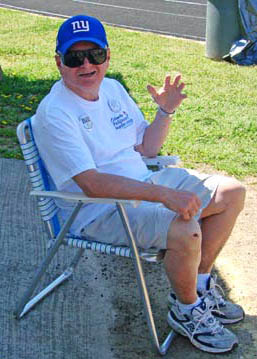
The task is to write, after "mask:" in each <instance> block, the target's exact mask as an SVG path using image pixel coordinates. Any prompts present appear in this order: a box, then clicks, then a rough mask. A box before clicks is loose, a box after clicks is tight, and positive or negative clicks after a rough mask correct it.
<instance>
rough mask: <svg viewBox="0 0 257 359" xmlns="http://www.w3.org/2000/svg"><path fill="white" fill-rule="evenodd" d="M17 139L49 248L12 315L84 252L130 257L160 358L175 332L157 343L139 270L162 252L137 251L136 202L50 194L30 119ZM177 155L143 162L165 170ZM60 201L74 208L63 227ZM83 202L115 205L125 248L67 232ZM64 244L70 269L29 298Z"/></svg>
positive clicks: (38, 297) (72, 267)
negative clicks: (132, 217)
mask: <svg viewBox="0 0 257 359" xmlns="http://www.w3.org/2000/svg"><path fill="white" fill-rule="evenodd" d="M17 136H18V139H19V142H20V146H21V149H22V153H23V156H24V159H25V163H26V165H27V169H28V172H29V176H30V181H31V185H32V189H33V190H32V191H31V192H30V194H31V195H35V196H37V198H38V205H39V210H40V214H41V216H42V219H43V221H44V222H45V224H46V230H47V232H48V235H49V246H48V252H47V255H46V258H45V259H44V261H43V262H42V264H41V266H40V268H39V269H38V271H37V273H36V275H35V277H34V279H33V280H32V283H31V285H30V287H29V288H28V289H27V291H26V292H25V294H24V296H23V297H22V299H21V301H20V302H19V304H18V306H17V309H16V311H15V316H16V318H17V319H20V318H21V317H23V316H24V314H26V313H27V312H28V311H29V310H30V309H31V308H32V307H33V306H35V305H36V304H37V303H38V302H39V301H40V300H41V299H43V298H44V297H45V296H46V295H47V294H48V293H50V292H51V291H52V290H53V289H54V288H55V287H57V286H58V285H60V284H61V283H62V282H63V281H65V280H66V279H68V278H69V277H70V276H71V275H72V274H73V272H74V270H75V268H76V266H77V264H78V262H79V260H80V258H81V256H82V254H83V252H84V251H85V250H93V251H95V252H99V253H103V254H111V255H116V256H121V257H125V258H133V262H134V265H135V270H136V276H137V282H138V287H139V291H140V296H141V300H142V302H143V304H144V309H145V315H146V319H147V324H148V327H149V331H150V334H151V339H152V342H153V344H154V346H155V348H157V350H158V352H159V353H160V354H161V355H164V354H166V352H167V350H168V348H169V346H170V344H171V341H172V339H173V338H174V336H175V333H174V332H173V331H172V330H171V331H170V333H169V334H168V336H167V337H166V339H165V340H164V342H163V343H162V344H160V343H159V339H158V335H157V331H156V326H155V322H154V318H153V314H152V309H151V304H150V300H149V294H148V290H147V287H146V283H145V278H144V274H143V270H142V265H141V261H140V258H142V259H144V260H147V261H151V262H153V261H158V260H160V259H161V254H162V252H156V253H152V252H146V251H145V250H141V249H138V248H137V246H136V242H135V239H134V236H133V234H132V231H131V229H130V225H129V220H128V217H127V214H126V209H125V205H132V206H134V207H137V206H138V205H139V201H128V200H117V199H100V198H89V197H87V196H86V195H84V194H83V193H67V192H66V193H65V192H56V191H50V190H49V189H50V186H49V175H48V173H47V171H46V169H45V167H44V164H43V161H42V160H41V158H40V155H39V152H38V149H37V147H36V144H35V141H34V138H33V133H32V128H31V119H27V120H25V121H23V122H22V123H20V124H19V126H18V128H17ZM178 160H179V159H178V157H176V156H164V157H160V156H158V157H156V158H154V159H153V158H151V159H145V161H146V163H147V165H154V166H158V167H164V166H166V165H175V164H176V163H177V162H178ZM55 198H56V199H57V198H61V199H63V200H67V201H69V202H74V203H75V205H74V209H73V212H72V213H71V215H70V217H69V218H68V219H67V220H66V222H65V223H64V224H62V223H61V221H60V219H59V216H58V212H59V208H58V207H57V206H56V204H55V201H54V199H55ZM84 203H113V204H115V205H116V206H117V209H118V211H119V214H120V218H121V223H122V225H123V226H124V229H125V233H126V235H127V239H128V243H129V245H128V246H114V245H112V244H108V243H102V242H101V243H100V242H97V241H92V240H89V239H88V238H87V237H78V236H74V235H72V234H71V233H69V228H70V226H71V224H72V223H73V221H74V220H75V218H76V216H77V214H78V212H79V210H80V208H81V207H82V205H83V204H84ZM62 245H65V246H68V247H71V248H77V249H78V251H77V253H76V255H75V257H74V258H73V260H72V262H71V264H70V266H69V267H68V268H66V269H65V271H64V272H63V273H62V274H61V275H60V276H59V277H58V278H56V279H55V280H54V281H53V282H52V283H51V284H49V285H48V286H47V287H46V288H45V289H43V290H42V291H41V292H40V293H38V294H37V295H35V296H34V297H33V298H32V299H31V297H32V294H33V292H34V291H35V289H36V287H37V285H38V283H39V280H40V279H41V277H42V276H43V274H44V273H45V271H46V269H47V267H48V265H49V264H50V262H51V260H52V259H53V257H54V256H55V254H56V253H57V251H58V249H59V248H60V246H62Z"/></svg>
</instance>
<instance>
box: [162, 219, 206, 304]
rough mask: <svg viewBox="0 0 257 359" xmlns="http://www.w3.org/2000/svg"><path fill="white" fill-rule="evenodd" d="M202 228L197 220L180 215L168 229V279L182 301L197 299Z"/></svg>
mask: <svg viewBox="0 0 257 359" xmlns="http://www.w3.org/2000/svg"><path fill="white" fill-rule="evenodd" d="M201 240H202V236H201V229H200V226H199V224H198V222H197V221H195V220H194V219H192V220H191V221H184V220H182V219H181V218H180V217H178V218H176V219H175V220H174V221H172V222H171V224H170V228H169V231H168V239H167V251H166V254H165V258H164V265H165V269H166V273H167V276H168V279H169V280H170V283H171V286H172V288H173V290H174V291H175V293H176V295H177V298H178V299H179V301H180V302H181V303H185V304H191V303H194V302H195V301H196V299H197V294H196V282H197V274H198V267H199V264H200V260H201Z"/></svg>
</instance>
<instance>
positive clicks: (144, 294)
mask: <svg viewBox="0 0 257 359" xmlns="http://www.w3.org/2000/svg"><path fill="white" fill-rule="evenodd" d="M116 206H117V208H118V211H119V214H120V217H121V220H122V223H123V226H124V229H125V231H126V234H127V237H128V240H129V245H130V248H131V251H132V253H133V259H134V265H135V269H136V275H137V282H138V286H139V289H140V294H141V299H142V302H143V304H144V308H145V314H146V318H147V324H148V328H149V331H150V334H151V337H152V341H153V344H154V346H155V347H156V348H157V350H158V352H159V354H161V355H165V354H166V352H167V350H168V348H169V346H170V344H171V342H172V340H173V338H174V337H175V335H176V333H175V332H174V331H173V330H171V331H170V333H169V334H168V335H167V337H166V339H165V340H164V342H163V343H162V344H161V345H160V343H159V339H158V335H157V331H156V326H155V322H154V318H153V313H152V308H151V303H150V299H149V294H148V290H147V286H146V283H145V278H144V273H143V268H142V265H141V261H140V257H139V254H138V249H137V245H136V242H135V239H134V236H133V233H132V231H131V228H130V224H129V219H128V216H127V213H126V211H125V208H124V206H123V205H122V204H120V203H118V202H117V203H116Z"/></svg>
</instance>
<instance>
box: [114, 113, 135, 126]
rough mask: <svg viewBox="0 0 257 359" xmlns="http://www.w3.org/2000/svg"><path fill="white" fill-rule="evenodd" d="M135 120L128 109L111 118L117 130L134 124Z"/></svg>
mask: <svg viewBox="0 0 257 359" xmlns="http://www.w3.org/2000/svg"><path fill="white" fill-rule="evenodd" d="M133 122H134V121H133V119H132V118H130V117H129V115H128V114H127V112H126V111H122V112H120V113H119V114H118V115H116V116H115V117H112V118H111V123H112V124H113V126H114V127H115V129H116V130H120V129H121V128H126V127H129V126H131V125H132V124H133Z"/></svg>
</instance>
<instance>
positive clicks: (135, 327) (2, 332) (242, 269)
mask: <svg viewBox="0 0 257 359" xmlns="http://www.w3.org/2000/svg"><path fill="white" fill-rule="evenodd" d="M29 190H30V187H29V183H28V178H27V173H26V168H25V165H24V163H23V161H18V160H13V159H0V191H1V196H0V255H1V257H0V258H1V259H0V269H1V271H0V273H1V276H0V358H1V359H35V358H37V359H91V358H94V359H98V358H99V359H100V358H106V359H112V358H115V359H116V358H117V359H118V358H122V359H132V358H133V359H139V358H140V359H141V358H147V359H153V358H158V355H157V354H156V353H155V351H153V350H152V347H151V344H150V341H149V334H148V330H147V325H146V323H145V321H144V319H143V314H142V306H141V303H140V301H139V296H138V292H137V288H136V284H135V283H136V279H135V275H134V271H133V264H132V261H130V260H124V259H121V258H113V257H110V256H103V255H95V254H93V253H91V252H90V253H87V254H86V255H85V256H84V257H83V259H82V260H81V263H80V265H79V266H78V268H77V271H76V273H75V275H74V277H73V278H72V279H70V280H68V281H67V282H66V283H65V284H63V285H62V286H61V287H60V288H58V289H57V290H56V291H54V292H53V293H52V294H51V295H49V296H48V297H47V298H45V300H43V301H42V302H41V303H40V304H38V305H37V306H36V307H35V309H33V310H32V311H31V312H30V313H29V314H28V315H26V316H25V317H24V318H23V319H22V320H20V321H17V320H16V319H14V317H13V310H14V308H15V306H16V303H17V300H18V298H20V296H21V295H22V293H23V291H24V289H25V288H26V286H27V285H28V283H29V281H30V279H31V278H32V276H33V273H34V271H35V269H36V267H37V265H38V264H39V263H40V261H41V260H42V258H43V256H44V253H45V243H44V241H43V240H42V237H45V236H44V235H43V236H42V231H43V225H42V223H41V221H40V217H39V214H38V212H37V206H36V203H35V199H33V198H30V197H29ZM251 196H252V197H251V198H249V197H248V201H251V203H252V201H253V202H254V203H255V204H256V198H257V192H251ZM248 208H249V207H248ZM248 212H249V211H248ZM248 212H247V210H246V211H245V212H244V213H243V214H242V216H241V217H240V218H241V219H240V220H239V223H238V227H237V231H236V232H237V233H239V235H237V234H235V235H232V237H233V241H231V242H230V244H228V245H227V246H226V248H225V250H224V252H223V253H222V254H221V256H220V259H219V261H218V262H217V271H219V273H220V278H221V280H222V281H223V284H224V285H225V287H226V292H227V294H228V295H229V297H230V298H231V299H232V300H234V299H236V300H237V302H239V303H240V304H241V305H243V306H244V308H245V310H246V318H245V321H244V322H242V323H240V324H238V325H233V326H232V327H231V329H232V330H233V331H234V332H235V333H236V334H237V335H238V337H239V341H240V345H239V347H238V348H236V349H235V350H234V351H233V352H232V353H230V354H222V355H211V354H207V353H203V352H200V351H199V350H197V349H195V348H193V347H192V346H191V344H190V343H189V341H188V340H187V339H185V338H182V337H181V336H177V338H176V339H175V340H174V343H173V346H172V347H171V348H170V350H169V352H168V354H167V355H166V358H176V359H182V358H183V359H185V358H186V357H189V358H190V359H206V358H213V359H215V358H219V359H221V358H228V359H254V358H257V344H256V339H257V335H256V327H257V308H256V307H257V306H256V294H257V292H256V288H257V287H256V283H255V282H254V277H255V267H256V255H255V254H256V252H257V251H256V249H257V246H256V243H254V241H253V239H254V235H255V232H251V228H250V226H249V224H248V226H249V230H248V233H249V236H248V241H247V240H246V241H244V242H242V241H241V240H242V235H241V234H242V233H244V232H245V228H244V226H245V218H246V217H247V216H248V215H249V213H248ZM256 217H257V214H254V215H253V216H251V223H252V224H253V226H254V225H255V226H256V222H257V218H256ZM241 231H242V233H241ZM251 236H252V237H251ZM255 239H256V237H255ZM70 252H71V250H70V249H66V248H64V249H62V250H61V252H60V253H59V254H58V256H57V258H55V259H54V261H53V264H52V265H51V268H50V269H49V270H48V272H47V275H46V277H44V279H43V284H46V283H47V282H48V281H49V280H50V279H53V278H54V277H55V276H57V274H59V273H60V272H61V268H62V267H64V266H65V264H66V263H67V264H68V262H69V259H70V258H71V255H70ZM246 262H248V263H249V264H248V265H246ZM254 262H255V265H254ZM144 270H145V273H146V276H147V281H148V283H149V284H150V294H151V298H152V304H153V310H154V314H155V317H156V321H157V326H158V331H159V332H160V335H161V336H164V334H166V333H167V332H168V325H167V324H166V312H167V307H166V296H167V293H168V288H169V286H168V283H167V280H166V277H165V274H164V270H163V267H162V265H161V264H158V265H156V264H145V265H144Z"/></svg>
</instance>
